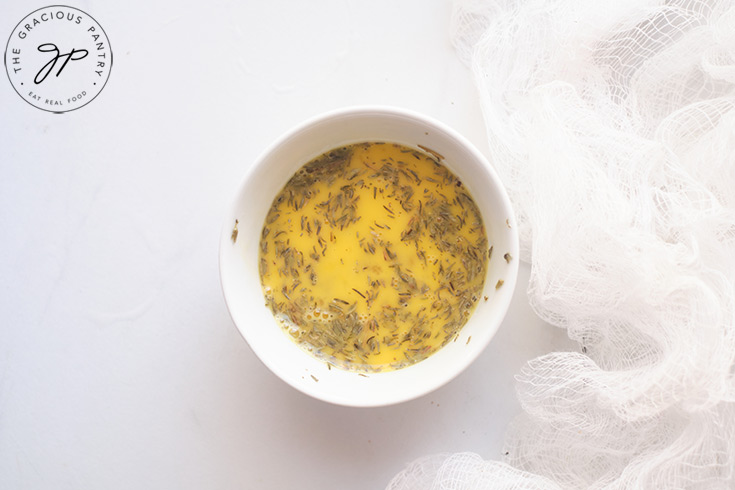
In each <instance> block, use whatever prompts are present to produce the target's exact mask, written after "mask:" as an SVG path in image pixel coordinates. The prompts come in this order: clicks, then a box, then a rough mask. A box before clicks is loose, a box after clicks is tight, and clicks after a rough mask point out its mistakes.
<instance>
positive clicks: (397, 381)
mask: <svg viewBox="0 0 735 490" xmlns="http://www.w3.org/2000/svg"><path fill="white" fill-rule="evenodd" d="M362 141H385V142H394V143H400V144H404V145H407V146H411V147H417V146H418V145H423V146H425V147H428V148H431V149H432V150H434V151H436V152H437V153H439V154H441V155H443V156H444V161H443V163H444V164H445V165H446V166H447V167H448V168H449V169H450V170H452V171H453V172H454V173H455V174H456V175H457V176H458V177H459V178H460V180H461V181H462V183H463V184H464V185H465V187H467V188H468V189H469V191H470V194H471V195H472V196H473V197H474V199H475V201H476V203H477V205H478V207H479V209H480V212H481V214H482V217H483V221H484V223H485V228H486V231H487V234H488V240H489V242H490V244H491V245H492V246H493V254H492V258H491V260H490V263H489V267H488V272H487V278H486V280H485V290H484V292H483V296H486V297H487V298H488V299H487V300H484V298H483V299H481V300H480V301H479V303H478V305H477V308H476V309H475V311H474V313H473V314H472V316H471V317H470V319H469V321H468V322H467V324H466V325H465V326H464V327H463V328H462V330H461V331H460V335H459V338H458V339H457V340H456V341H454V342H450V343H448V344H447V345H446V346H444V347H443V348H441V349H440V350H439V351H437V352H436V353H435V354H433V355H432V356H430V357H429V358H427V359H425V360H423V361H421V362H418V363H416V364H414V365H412V366H409V367H406V368H403V369H399V370H396V371H388V372H381V373H366V374H363V375H360V374H358V373H357V372H351V371H343V370H340V369H337V368H332V369H329V368H328V367H327V364H326V363H325V362H323V361H320V360H317V359H315V358H314V357H312V356H311V355H310V354H308V353H307V352H305V351H304V350H303V349H301V348H300V347H299V346H298V345H297V344H296V343H295V342H294V341H293V340H291V338H290V337H289V336H288V335H287V334H286V333H285V332H284V331H283V330H282V329H281V327H280V326H279V325H278V324H277V323H276V320H275V319H274V317H273V314H272V313H271V311H270V310H269V309H268V308H266V306H265V299H264V297H263V291H262V289H261V285H260V277H259V272H258V248H259V247H258V244H259V239H260V232H261V230H262V227H263V224H264V220H265V216H266V214H267V212H268V209H269V208H270V205H271V203H272V202H273V199H274V197H275V196H276V194H277V193H278V192H279V191H280V190H281V189H282V188H283V186H284V185H285V184H286V182H287V181H288V179H289V178H290V177H291V176H292V175H293V174H294V172H296V170H298V169H299V167H301V166H302V165H304V164H305V163H307V162H308V161H309V160H311V159H312V158H314V157H316V156H319V155H320V154H322V153H324V152H325V151H327V150H330V149H332V148H335V147H338V146H342V145H346V144H349V143H357V142H362ZM236 220H237V228H238V233H237V239H236V241H234V242H233V240H232V235H233V228H234V226H235V222H236ZM506 253H509V254H510V255H511V257H512V259H511V260H510V262H507V261H506V260H505V259H504V258H503V255H504V254H506ZM219 265H220V279H221V282H222V290H223V292H224V296H225V301H226V302H227V307H228V309H229V311H230V315H231V316H232V319H233V321H234V322H235V325H237V328H238V329H239V330H240V333H242V335H243V337H245V340H246V341H247V342H248V344H249V345H250V347H251V348H252V350H253V352H255V354H256V355H257V356H258V357H259V358H260V360H261V361H263V363H264V364H265V365H266V366H267V367H268V368H269V369H270V370H271V371H273V372H274V373H275V374H276V375H278V376H279V377H280V378H281V379H283V380H284V381H285V382H286V383H288V384H290V385H291V386H293V387H294V388H296V389H298V390H300V391H302V392H304V393H306V394H307V395H311V396H313V397H315V398H318V399H321V400H324V401H327V402H331V403H336V404H340V405H348V406H359V407H370V406H381V405H390V404H393V403H399V402H403V401H407V400H410V399H413V398H416V397H419V396H421V395H424V394H427V393H429V392H431V391H433V390H435V389H437V388H439V387H440V386H442V385H444V384H445V383H447V382H448V381H450V380H451V379H453V378H454V377H455V376H457V375H458V374H459V373H460V372H462V371H463V370H464V369H465V368H466V367H467V366H469V365H470V363H472V361H474V360H475V358H477V356H478V355H479V354H480V353H481V352H482V351H483V350H484V349H485V347H486V346H487V345H488V343H489V342H490V339H492V337H493V335H495V332H496V331H497V329H498V327H499V326H500V324H501V322H502V320H503V317H504V316H505V314H506V311H507V309H508V305H509V304H510V300H511V296H512V294H513V289H514V287H515V283H516V278H517V275H518V234H517V231H516V226H515V222H514V215H513V210H512V209H511V205H510V201H509V199H508V196H507V194H506V192H505V189H504V187H503V185H502V183H501V182H500V179H499V178H498V176H497V175H496V173H495V171H494V170H493V168H492V167H491V166H490V164H489V163H488V161H487V160H486V159H485V157H484V156H483V155H482V154H481V153H480V152H479V151H478V150H477V149H476V148H475V147H474V146H473V145H472V144H471V143H470V142H469V141H467V140H466V139H465V138H464V137H462V136H461V135H459V134H458V133H456V132H455V131H453V130H452V129H450V128H448V127H447V126H445V125H444V124H442V123H440V122H438V121H435V120H433V119H430V118H428V117H426V116H423V115H420V114H416V113H413V112H410V111H406V110H403V109H397V108H389V107H372V106H371V107H354V108H348V109H342V110H338V111H334V112H329V113H327V114H324V115H321V116H318V117H316V118H313V119H311V120H309V121H306V122H305V123H303V124H301V125H300V126H298V127H296V128H295V129H293V130H292V131H290V132H288V133H287V134H286V135H285V136H283V137H281V138H280V139H279V140H278V141H276V142H275V143H274V144H272V145H271V146H270V148H268V149H267V150H266V151H265V152H264V153H263V154H262V155H261V156H260V157H259V158H258V160H257V161H256V162H255V164H254V165H252V167H251V168H250V169H249V171H248V172H247V173H246V175H245V178H244V179H243V181H242V183H241V184H240V187H239V188H238V190H237V194H236V196H235V199H234V202H233V203H232V205H231V207H230V209H229V210H228V212H227V217H226V218H225V224H224V228H223V230H222V237H221V239H220V251H219ZM499 280H502V281H504V282H503V285H502V287H500V288H497V289H496V284H497V283H498V281H499ZM470 337H472V338H471V339H470ZM468 340H469V341H468Z"/></svg>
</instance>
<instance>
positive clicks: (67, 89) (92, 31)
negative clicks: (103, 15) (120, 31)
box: [4, 5, 112, 114]
mask: <svg viewBox="0 0 735 490" xmlns="http://www.w3.org/2000/svg"><path fill="white" fill-rule="evenodd" d="M4 62H5V71H6V72H7V74H8V79H9V80H10V83H11V85H12V86H13V88H14V89H15V91H16V92H17V93H18V95H20V96H21V98H22V99H23V100H25V101H26V102H28V103H29V104H31V105H32V106H34V107H37V108H39V109H42V110H44V111H49V112H53V113H57V114H59V113H64V112H68V111H73V110H75V109H79V108H80V107H83V106H85V105H87V104H88V103H89V102H91V101H92V100H94V99H95V97H97V95H99V93H100V92H101V91H102V89H103V88H104V87H105V84H106V83H107V80H108V78H109V77H110V70H111V69H112V48H111V46H110V40H109V39H108V38H107V34H106V33H105V31H104V30H103V29H102V27H101V26H100V25H99V23H97V21H96V20H94V19H93V18H92V17H91V16H90V15H89V14H87V13H85V12H82V11H81V10H79V9H76V8H74V7H68V6H65V5H51V6H49V7H43V8H40V9H38V10H36V11H34V12H31V13H30V14H28V15H27V16H26V17H25V18H24V19H23V20H21V21H20V22H19V23H18V25H17V26H16V27H15V29H13V32H12V33H11V34H10V38H9V39H8V44H7V46H6V48H5V57H4Z"/></svg>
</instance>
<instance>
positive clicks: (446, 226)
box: [260, 143, 492, 372]
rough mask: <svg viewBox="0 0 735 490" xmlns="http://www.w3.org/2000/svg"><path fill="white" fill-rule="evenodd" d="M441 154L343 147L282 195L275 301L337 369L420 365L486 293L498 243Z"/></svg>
mask: <svg viewBox="0 0 735 490" xmlns="http://www.w3.org/2000/svg"><path fill="white" fill-rule="evenodd" d="M440 159H443V157H442V156H441V155H439V154H438V153H436V152H433V151H431V150H429V149H425V152H422V151H418V150H414V149H412V148H408V147H405V146H401V145H397V144H388V143H360V144H355V145H350V146H346V147H342V148H337V149H334V150H332V151H329V152H327V153H325V154H323V155H321V156H319V157H318V158H316V159H314V160H312V161H310V162H309V163H307V164H306V165H304V166H303V167H302V168H301V169H299V171H298V172H296V174H295V175H294V176H293V177H291V179H290V180H289V181H288V183H287V184H286V186H285V187H284V188H283V190H281V192H280V193H279V194H278V195H277V196H276V198H275V199H274V201H273V204H272V205H271V208H270V210H269V212H268V215H267V217H266V219H265V226H264V227H263V230H262V233H261V240H260V277H261V283H262V286H263V291H264V294H265V298H266V304H267V306H268V307H269V308H270V309H271V311H272V312H273V314H274V315H275V317H276V318H277V319H278V320H279V322H280V323H281V325H282V326H283V328H284V329H285V330H286V332H288V334H290V335H291V336H292V337H293V339H294V340H295V341H296V342H297V343H299V344H300V345H301V346H302V347H304V348H305V349H306V350H308V351H309V352H311V353H312V354H313V355H314V356H316V357H318V358H320V359H323V360H325V361H326V362H328V363H329V365H330V366H331V365H332V364H334V365H335V366H338V367H340V368H343V369H351V370H357V371H363V372H365V371H380V370H386V369H399V368H402V367H405V366H408V365H411V364H414V363H416V362H418V361H421V360H423V359H425V358H427V357H428V356H430V355H431V354H432V353H434V352H436V350H437V349H439V348H440V347H442V346H443V345H445V344H446V343H448V342H449V341H451V340H452V339H453V338H456V336H457V335H458V332H459V330H460V329H461V328H462V326H463V325H464V324H465V323H466V322H467V320H468V318H469V316H470V314H471V312H472V311H473V309H474V307H475V306H476V304H477V302H478V300H479V298H480V297H482V296H481V294H482V290H483V285H484V281H485V275H486V271H487V263H488V260H489V255H490V252H489V251H488V250H490V251H491V250H492V248H490V249H488V243H487V238H486V234H485V228H484V226H483V222H482V218H481V216H480V212H479V210H478V208H477V206H476V204H475V202H474V200H473V199H472V197H471V196H470V195H469V193H468V192H467V190H466V189H465V188H464V186H463V185H462V183H461V182H460V181H459V179H457V177H456V176H455V175H454V174H453V173H452V172H451V171H449V169H447V168H446V167H445V166H444V165H443V164H442V163H441V162H440ZM468 341H469V339H468Z"/></svg>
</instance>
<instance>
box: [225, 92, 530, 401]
mask: <svg viewBox="0 0 735 490" xmlns="http://www.w3.org/2000/svg"><path fill="white" fill-rule="evenodd" d="M370 115H373V116H375V115H377V116H380V115H382V116H397V117H403V118H408V119H411V120H413V121H415V122H416V123H423V124H425V125H427V126H429V127H434V128H436V129H439V130H441V131H442V132H444V133H445V134H446V135H447V136H449V138H450V139H452V140H454V141H455V142H456V143H457V144H458V145H459V146H461V147H462V148H463V149H464V150H466V151H467V152H469V153H470V154H472V156H473V158H474V159H475V160H476V161H478V162H480V163H481V164H482V168H483V171H484V172H486V173H487V174H488V175H489V178H490V180H492V181H493V182H494V183H495V188H493V190H492V192H494V193H496V192H497V193H499V194H500V195H499V196H498V197H499V198H500V199H501V201H502V202H503V204H504V206H505V208H506V211H507V214H508V220H509V221H508V226H509V228H510V231H511V233H510V247H509V248H510V250H511V251H513V252H514V257H515V256H517V254H518V251H519V241H520V238H519V234H518V231H517V226H516V222H515V213H514V211H513V207H512V203H511V201H510V198H509V196H508V194H507V191H506V189H505V186H504V184H503V182H502V180H501V179H500V177H499V175H498V174H497V172H496V170H495V168H494V167H493V166H492V164H491V163H490V161H489V159H488V158H487V157H486V156H485V155H484V154H483V153H482V152H480V150H478V149H477V147H476V146H475V145H474V144H473V143H472V142H471V141H469V140H468V139H467V138H466V137H464V136H463V135H462V134H460V133H459V132H458V131H456V130H455V129H453V128H452V127H450V126H448V125H447V124H446V123H443V122H441V121H439V120H437V119H435V118H433V117H430V116H427V115H425V114H422V113H419V112H416V111H413V110H410V109H405V108H402V107H397V106H390V105H353V106H347V107H341V108H338V109H333V110H329V111H326V112H322V113H319V114H316V115H313V116H311V117H309V118H307V119H305V120H303V121H302V122H300V123H298V124H296V125H294V126H292V127H291V128H290V129H288V130H287V131H285V132H284V133H282V134H281V135H280V136H279V137H277V138H276V139H275V140H274V141H273V142H271V143H270V144H269V145H267V146H266V148H265V149H264V150H263V151H261V152H260V154H259V155H258V156H257V158H255V159H254V160H253V162H252V163H251V164H250V165H249V166H248V168H247V169H246V171H245V172H244V174H243V177H242V178H241V180H240V182H239V183H238V185H237V186H236V188H235V192H234V193H233V195H232V197H231V198H230V200H229V202H228V204H227V207H226V212H225V214H226V216H225V219H224V223H223V225H222V231H221V233H220V242H219V249H218V269H219V279H220V288H221V290H222V293H223V296H224V300H225V305H226V307H227V311H228V314H229V315H230V318H231V319H232V322H233V323H234V324H235V327H236V328H237V330H238V332H239V333H240V335H241V336H242V338H243V339H244V340H245V342H246V343H247V344H248V346H249V347H250V349H251V350H252V351H253V353H254V354H255V356H256V358H258V359H259V360H260V362H261V363H263V364H264V365H265V366H266V367H267V368H268V370H269V371H271V372H272V373H273V374H275V375H276V376H277V377H278V378H280V379H281V380H282V381H284V382H286V383H287V384H288V385H290V386H291V387H293V388H295V389H296V390H298V391H300V392H302V393H304V394H306V395H309V396H310V397H312V398H316V399H318V400H322V401H325V402H329V403H332V404H337V405H342V406H351V407H380V406H388V405H394V404H398V403H403V402H407V401H410V400H413V399H416V398H419V397H421V396H425V395H427V394H429V393H431V392H433V391H435V390H437V389H439V388H440V387H442V386H444V385H446V384H447V383H449V382H450V381H452V380H453V379H454V378H456V377H457V376H459V375H460V374H461V373H462V372H464V371H465V370H466V369H467V368H468V367H469V366H470V365H471V364H472V363H473V362H474V361H475V360H476V359H477V358H478V357H479V356H480V354H482V352H484V351H485V349H486V348H487V346H488V345H489V343H490V342H491V341H492V339H493V338H494V336H495V334H496V333H497V331H498V330H499V328H500V325H501V324H502V323H503V321H504V320H505V317H506V315H507V312H508V309H509V308H510V303H511V300H512V297H513V290H514V289H515V286H516V282H517V279H518V267H519V264H518V263H519V260H514V261H512V262H513V264H512V265H511V267H510V269H509V270H508V275H507V276H504V286H505V288H510V289H511V293H510V294H508V295H506V296H505V300H504V301H502V302H501V303H499V304H497V305H496V306H495V311H497V316H498V321H497V322H495V325H493V329H492V332H490V333H489V334H488V335H487V337H486V339H484V341H483V342H477V343H476V345H475V348H474V349H473V350H471V351H470V352H468V353H467V355H465V356H462V357H461V358H460V359H457V360H456V362H453V363H452V365H451V368H450V369H448V370H447V371H448V373H446V374H445V375H444V376H443V377H441V378H440V379H439V380H437V382H435V383H432V384H430V385H429V386H426V387H423V388H422V389H419V390H410V389H407V390H405V391H404V392H402V393H401V394H400V395H399V396H394V397H392V398H390V399H381V400H375V401H372V402H371V401H359V402H352V401H350V400H345V399H344V398H341V397H339V396H338V395H337V394H334V393H329V392H324V391H323V390H321V389H320V387H319V386H317V384H316V383H315V384H314V385H309V384H299V383H297V382H294V381H293V380H291V379H290V378H289V377H287V376H283V375H282V374H281V372H280V371H281V369H280V367H279V366H278V365H277V363H274V362H273V360H272V359H270V358H268V357H267V356H266V357H265V358H264V356H262V355H261V354H260V353H259V351H258V349H257V347H255V348H254V347H253V345H252V344H251V340H250V339H249V338H248V336H247V335H246V332H245V331H244V327H241V326H240V325H239V324H238V322H237V321H236V320H235V318H234V316H233V313H232V305H231V304H230V302H231V301H232V298H231V297H229V296H228V292H227V289H226V286H225V282H224V278H223V267H224V263H223V257H224V255H225V247H226V246H228V245H229V242H230V241H231V233H232V221H231V219H230V218H231V217H230V214H231V213H232V211H233V210H234V208H235V206H236V203H237V202H238V200H239V199H240V196H241V195H242V194H243V192H244V191H245V189H246V188H247V185H248V183H249V182H250V180H251V179H252V176H253V174H255V173H256V172H257V171H258V169H259V168H260V167H261V166H263V165H264V162H266V161H267V160H268V158H269V156H270V155H271V154H272V153H273V152H275V151H276V150H277V149H278V148H279V147H280V146H281V145H283V144H284V143H286V142H288V141H289V140H290V139H292V138H293V137H295V136H297V135H298V134H300V133H301V132H303V131H305V130H307V129H308V128H310V127H312V126H314V125H318V124H320V123H323V122H327V121H328V120H330V119H334V118H340V117H345V116H370ZM284 183H285V180H284ZM509 265H510V264H509ZM284 340H288V339H286V338H285V337H284ZM440 351H441V349H440V350H439V352H440ZM437 354H438V352H437V353H435V354H434V355H437ZM307 355H308V354H307ZM422 362H423V361H422ZM418 364H420V363H417V364H416V365H418ZM414 366H415V365H414ZM410 367H411V366H409V367H407V368H404V369H408V368H410ZM400 371H402V370H397V371H387V372H383V373H378V374H380V375H385V374H389V373H395V372H400ZM310 388H311V389H310Z"/></svg>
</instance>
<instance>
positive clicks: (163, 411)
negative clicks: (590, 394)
mask: <svg viewBox="0 0 735 490" xmlns="http://www.w3.org/2000/svg"><path fill="white" fill-rule="evenodd" d="M38 6H42V4H39V5H35V6H29V5H28V4H27V2H21V1H20V0H12V1H11V2H6V4H5V5H4V8H3V11H2V15H1V16H0V34H1V35H2V36H7V35H8V34H9V33H10V31H11V30H12V29H13V27H15V24H16V23H17V22H18V21H19V20H20V19H21V18H23V17H24V16H25V15H26V14H28V13H29V12H30V11H31V10H34V9H35V8H37V7H38ZM75 6H76V7H78V8H81V9H82V10H85V11H87V12H88V13H89V14H91V15H92V16H93V17H94V18H95V19H96V20H97V21H98V22H99V23H100V24H101V25H102V26H103V28H104V29H105V31H106V32H107V35H108V36H109V38H110V43H111V46H112V51H113V53H114V65H113V67H112V72H111V75H110V79H109V82H108V84H107V86H106V87H105V89H104V90H103V91H102V93H101V94H100V95H99V97H98V98H97V99H95V100H94V101H93V102H92V103H90V104H89V105H88V106H85V107H83V108H81V109H80V110H78V111H74V112H70V113H66V114H63V115H55V114H50V113H47V112H43V111H40V110H38V109H36V108H34V107H31V106H30V105H28V104H27V103H26V102H24V101H23V100H21V99H20V97H18V95H17V94H16V93H15V91H14V90H13V89H12V87H11V86H10V83H9V82H8V81H7V79H6V78H5V75H2V78H3V79H2V80H0V107H2V108H3V109H2V119H1V121H2V131H0V148H2V153H0V229H1V230H2V235H0V237H1V241H0V291H1V293H2V294H1V295H0V318H2V325H0V488H3V489H5V488H19V489H24V488H32V489H35V488H55V489H67V488H68V489H71V488H74V489H80V488H83V489H96V488H106V489H117V488H120V489H122V488H156V489H160V488H191V489H194V488H262V489H280V488H296V487H298V488H305V489H311V488H314V489H316V488H353V489H362V488H364V489H373V488H381V487H383V486H384V485H385V484H386V483H387V482H388V480H389V479H390V478H391V477H392V476H393V475H394V474H395V473H396V472H397V471H399V470H400V469H401V468H402V467H403V466H404V464H405V463H406V462H409V461H411V460H412V459H414V458H415V457H417V456H421V455H424V454H429V453H434V452H441V451H464V450H469V451H476V452H478V453H480V454H481V455H482V456H484V457H486V458H496V457H499V452H500V447H501V442H502V434H503V432H504V430H505V427H506V425H507V423H508V422H509V421H510V420H511V418H512V417H513V415H514V414H515V413H516V412H517V402H516V401H515V398H514V389H513V383H514V382H513V375H514V374H515V373H516V372H517V371H518V369H519V368H520V366H521V365H522V364H523V363H524V362H525V361H526V360H527V359H530V358H532V357H534V356H536V355H539V354H542V353H545V352H547V351H549V350H552V349H555V348H560V347H564V348H568V347H569V344H568V341H566V340H565V335H564V332H562V331H559V330H556V329H554V328H552V327H548V326H545V325H543V324H542V323H541V322H540V321H539V320H537V319H536V318H535V316H534V315H533V313H532V312H531V311H530V309H529V307H528V303H527V301H526V298H525V294H524V289H525V286H526V283H527V277H528V269H527V268H526V267H522V268H521V274H520V277H519V284H518V287H517V295H516V297H515V299H514V301H513V303H512V305H511V309H510V312H509V315H508V317H507V318H506V321H505V322H504V324H503V325H502V326H501V328H500V330H499V332H498V334H497V336H496V337H495V339H494V340H493V342H492V344H491V345H490V347H489V348H488V349H487V350H486V351H485V352H484V353H483V354H482V355H481V356H480V358H479V359H478V360H477V361H476V362H475V363H474V364H473V365H472V366H471V367H470V368H469V369H468V370H467V371H465V373H463V374H462V375H461V376H459V377H458V378H457V379H455V380H454V381H453V382H451V383H450V384H449V385H447V386H445V387H444V388H442V389H440V390H438V391H436V392H434V393H433V394H430V395H428V396H425V397H423V398H419V399H417V400H415V401H412V402H408V403H405V404H401V405H397V406H393V407H388V408H379V409H349V408H343V407H338V406H333V405H329V404H326V403H323V402H320V401H317V400H313V399H311V398H309V397H307V396H306V395H303V394H301V393H299V392H298V391H296V390H294V389H293V388H291V387H289V386H287V385H286V384H285V383H283V382H282V381H280V380H279V379H278V378H276V377H275V376H274V375H273V374H271V373H270V371H268V370H267V369H266V368H265V367H264V366H263V365H262V364H261V363H260V362H259V361H258V360H257V359H256V358H255V356H254V355H253V354H252V352H251V351H250V349H249V348H248V346H247V344H246V343H245V342H244V341H243V340H242V337H241V336H240V334H239V333H238V332H237V330H236V328H235V326H234V325H233V324H232V321H231V320H230V318H229V315H228V313H227V310H226V308H225V305H224V301H223V299H222V293H221V291H220V287H219V280H218V271H217V245H218V237H219V232H220V228H221V226H222V219H223V216H224V213H225V210H226V208H227V206H228V205H229V202H230V200H231V198H232V196H233V193H234V191H235V189H236V187H237V185H238V183H239V181H240V179H241V177H242V176H243V173H244V171H245V169H246V168H247V167H248V165H249V164H250V163H251V162H253V160H254V159H255V157H256V156H257V155H258V154H259V153H260V152H261V151H262V150H263V149H264V148H265V147H266V146H267V145H268V144H269V143H271V142H272V141H273V140H274V139H275V138H276V137H277V136H279V135H280V134H281V133H282V132H284V131H285V130H287V129H288V128H290V127H291V126H293V125H295V124H296V123H298V122H300V121H302V120H303V119H305V118H307V117H310V116H313V115H315V114H318V113H321V112H323V111H326V110H329V109H334V108H338V107H342V106H346V105H353V104H390V105H397V106H402V107H406V108H409V109H413V110H416V111H419V112H423V113H426V114H428V115H430V116H433V117H435V118H437V119H439V120H441V121H443V122H444V123H446V124H448V125H450V126H452V127H453V128H454V129H456V130H458V131H459V132H460V133H462V134H463V135H465V136H466V137H467V138H469V139H470V140H471V141H472V142H473V143H475V144H476V145H477V146H478V147H479V148H480V150H481V151H484V152H485V153H487V145H486V144H485V143H484V128H483V125H482V118H481V114H480V113H479V109H478V105H477V102H476V100H475V89H474V86H473V84H472V80H471V78H470V74H469V72H468V71H467V70H466V68H465V67H464V66H463V65H462V64H461V63H460V62H459V61H458V60H457V59H456V57H455V55H454V52H453V50H452V48H451V46H450V45H449V43H448V40H447V31H448V25H449V14H450V10H451V5H450V4H449V3H448V2H443V1H437V2H421V1H418V0H414V1H411V2H400V3H399V2H389V1H380V2H369V3H368V2H344V1H336V0H335V1H324V2H320V3H319V4H318V5H317V4H316V2H297V1H291V2H284V1H273V2H262V3H261V2H257V3H256V2H247V3H245V2H229V1H216V2H208V3H206V4H205V3H201V2H191V1H180V2H163V1H158V2H154V3H149V2H141V1H138V2H125V3H115V2H98V1H87V2H82V3H78V4H75ZM2 42H3V43H4V42H5V39H2ZM489 156H490V157H491V155H489ZM241 233H242V231H241Z"/></svg>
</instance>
